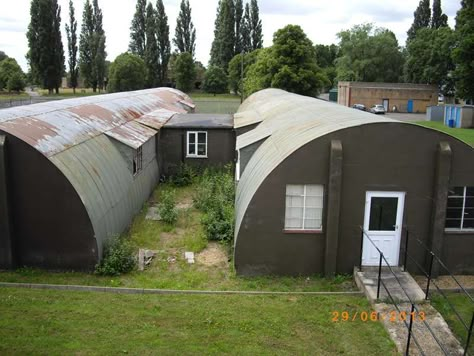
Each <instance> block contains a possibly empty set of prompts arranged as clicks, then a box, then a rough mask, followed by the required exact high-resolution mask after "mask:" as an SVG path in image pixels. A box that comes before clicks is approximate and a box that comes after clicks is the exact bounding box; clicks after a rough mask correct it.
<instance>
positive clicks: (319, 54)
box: [314, 44, 338, 68]
mask: <svg viewBox="0 0 474 356" xmlns="http://www.w3.org/2000/svg"><path fill="white" fill-rule="evenodd" d="M314 49H315V51H316V61H317V62H318V65H319V66H320V67H321V68H326V67H334V66H335V63H334V61H335V60H336V58H337V54H338V47H337V46H336V45H335V44H332V45H329V46H327V45H323V44H319V45H316V46H314Z"/></svg>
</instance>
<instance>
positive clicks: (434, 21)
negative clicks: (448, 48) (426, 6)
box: [431, 0, 448, 28]
mask: <svg viewBox="0 0 474 356" xmlns="http://www.w3.org/2000/svg"><path fill="white" fill-rule="evenodd" d="M446 26H448V16H446V15H445V14H443V10H441V0H433V16H432V17H431V28H440V27H446Z"/></svg>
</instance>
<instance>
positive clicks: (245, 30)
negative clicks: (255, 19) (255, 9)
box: [240, 3, 252, 53]
mask: <svg viewBox="0 0 474 356" xmlns="http://www.w3.org/2000/svg"><path fill="white" fill-rule="evenodd" d="M251 32H252V27H251V19H250V6H249V4H248V3H246V4H245V11H244V17H243V19H242V24H241V25H240V34H241V37H242V39H241V41H242V51H244V52H245V53H249V52H252V37H251Z"/></svg>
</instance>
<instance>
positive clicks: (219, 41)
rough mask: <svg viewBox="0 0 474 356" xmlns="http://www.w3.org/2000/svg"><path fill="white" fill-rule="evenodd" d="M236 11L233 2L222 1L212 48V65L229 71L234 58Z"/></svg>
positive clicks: (229, 0) (228, 0) (230, 0)
mask: <svg viewBox="0 0 474 356" xmlns="http://www.w3.org/2000/svg"><path fill="white" fill-rule="evenodd" d="M234 46H235V9H234V1H233V0H220V1H219V9H218V12H217V17H216V21H215V29H214V41H213V43H212V47H211V58H210V61H209V63H210V64H211V65H215V66H219V67H221V68H225V70H227V66H228V64H229V62H230V60H231V59H232V57H233V56H234Z"/></svg>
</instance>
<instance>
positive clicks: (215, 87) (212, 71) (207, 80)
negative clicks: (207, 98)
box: [203, 66, 227, 95]
mask: <svg viewBox="0 0 474 356" xmlns="http://www.w3.org/2000/svg"><path fill="white" fill-rule="evenodd" d="M203 89H204V91H205V92H207V93H212V94H214V95H215V94H222V93H225V92H226V91H227V75H226V73H225V72H224V70H223V69H222V68H221V67H218V66H210V67H209V68H208V69H207V71H206V75H205V77H204V85H203Z"/></svg>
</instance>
